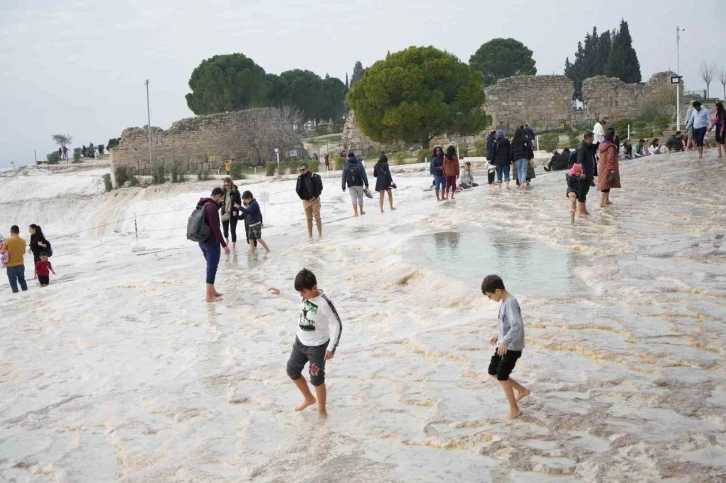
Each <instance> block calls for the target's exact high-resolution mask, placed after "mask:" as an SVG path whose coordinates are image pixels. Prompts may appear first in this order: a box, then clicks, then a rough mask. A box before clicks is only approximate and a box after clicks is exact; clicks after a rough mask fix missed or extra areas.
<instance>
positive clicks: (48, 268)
mask: <svg viewBox="0 0 726 483" xmlns="http://www.w3.org/2000/svg"><path fill="white" fill-rule="evenodd" d="M50 272H53V275H55V270H53V265H51V264H50V261H49V260H48V254H47V253H45V252H41V254H40V260H38V263H36V264H35V275H36V276H37V277H38V281H39V282H40V286H41V287H47V286H48V284H50ZM34 278H35V277H34Z"/></svg>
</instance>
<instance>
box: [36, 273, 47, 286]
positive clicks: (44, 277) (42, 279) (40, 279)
mask: <svg viewBox="0 0 726 483" xmlns="http://www.w3.org/2000/svg"><path fill="white" fill-rule="evenodd" d="M38 282H40V284H41V285H50V275H38Z"/></svg>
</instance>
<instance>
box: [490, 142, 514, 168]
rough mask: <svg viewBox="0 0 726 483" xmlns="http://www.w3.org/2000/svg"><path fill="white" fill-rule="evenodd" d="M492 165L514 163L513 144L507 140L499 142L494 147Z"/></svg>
mask: <svg viewBox="0 0 726 483" xmlns="http://www.w3.org/2000/svg"><path fill="white" fill-rule="evenodd" d="M493 158H494V159H493V160H492V164H510V163H511V161H512V144H511V143H510V142H509V139H507V138H501V139H498V140H497V143H496V144H495V145H494V156H493Z"/></svg>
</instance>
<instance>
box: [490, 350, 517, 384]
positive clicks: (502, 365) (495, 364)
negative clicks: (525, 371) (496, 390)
mask: <svg viewBox="0 0 726 483" xmlns="http://www.w3.org/2000/svg"><path fill="white" fill-rule="evenodd" d="M520 357H522V351H510V350H508V351H507V353H506V354H504V357H502V356H499V355H497V351H496V349H495V350H494V355H493V356H492V361H491V362H490V363H489V375H490V376H495V375H496V376H497V380H498V381H508V380H509V374H511V373H512V371H513V370H514V366H515V365H516V364H517V359H519V358H520Z"/></svg>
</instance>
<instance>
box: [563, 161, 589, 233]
mask: <svg viewBox="0 0 726 483" xmlns="http://www.w3.org/2000/svg"><path fill="white" fill-rule="evenodd" d="M566 178H567V193H566V196H567V198H569V200H570V223H572V224H573V225H574V224H575V212H576V211H577V210H576V208H577V198H579V196H580V192H581V190H582V183H586V182H587V181H585V170H584V169H582V164H580V163H577V162H576V163H574V164H573V165H572V168H570V172H569V173H568V174H567V177H566Z"/></svg>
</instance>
